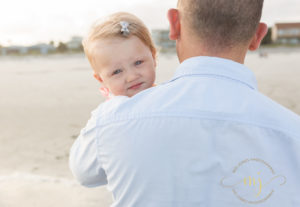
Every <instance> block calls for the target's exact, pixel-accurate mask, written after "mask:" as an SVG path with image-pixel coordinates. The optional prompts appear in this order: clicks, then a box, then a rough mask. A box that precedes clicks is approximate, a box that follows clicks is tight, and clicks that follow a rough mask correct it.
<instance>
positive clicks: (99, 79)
mask: <svg viewBox="0 0 300 207" xmlns="http://www.w3.org/2000/svg"><path fill="white" fill-rule="evenodd" d="M94 78H96V79H97V80H98V81H99V82H100V83H103V80H102V78H101V77H100V76H99V75H98V74H97V73H94Z"/></svg>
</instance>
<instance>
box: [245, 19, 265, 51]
mask: <svg viewBox="0 0 300 207" xmlns="http://www.w3.org/2000/svg"><path fill="white" fill-rule="evenodd" d="M267 32H268V26H267V25H266V24H265V23H259V25H258V28H257V30H256V32H255V35H254V37H253V38H252V40H251V42H250V45H249V47H248V49H249V50H252V51H253V50H256V49H257V48H259V46H260V43H261V41H262V40H263V38H264V37H265V36H266V34H267Z"/></svg>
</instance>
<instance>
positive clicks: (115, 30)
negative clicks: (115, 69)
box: [82, 12, 156, 63]
mask: <svg viewBox="0 0 300 207" xmlns="http://www.w3.org/2000/svg"><path fill="white" fill-rule="evenodd" d="M121 22H128V24H129V25H128V26H127V28H128V30H129V33H128V34H127V33H124V32H122V31H121V29H122V26H121ZM133 35H134V36H136V37H138V38H139V39H140V40H141V41H142V42H143V43H144V44H145V45H146V46H147V47H149V49H150V51H151V52H152V55H153V58H154V59H156V48H155V46H154V43H153V40H152V38H151V34H150V32H149V30H148V28H147V27H146V26H145V24H144V23H143V22H142V21H141V20H140V19H139V18H138V17H136V16H135V15H133V14H130V13H127V12H117V13H114V14H111V15H109V16H107V17H106V18H105V19H102V20H98V21H96V22H95V23H94V25H93V26H92V27H91V29H90V32H89V34H88V35H87V37H86V38H85V39H84V40H83V41H82V45H83V48H84V52H85V54H86V56H87V57H88V59H89V61H90V62H91V63H92V56H93V52H92V48H91V45H92V43H94V42H95V41H97V40H101V39H106V38H114V37H118V38H130V37H131V36H133Z"/></svg>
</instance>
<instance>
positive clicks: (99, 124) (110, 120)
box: [95, 113, 299, 137]
mask: <svg viewBox="0 0 300 207" xmlns="http://www.w3.org/2000/svg"><path fill="white" fill-rule="evenodd" d="M161 116H163V117H164V118H166V117H178V118H179V117H181V118H194V119H199V118H200V119H207V120H216V121H231V122H238V123H243V124H249V125H252V126H256V127H260V128H265V129H271V130H274V131H277V132H283V133H286V134H291V135H293V136H295V137H299V135H297V133H296V132H293V131H288V130H286V129H284V128H279V127H276V126H271V125H269V124H265V123H256V122H250V121H247V120H242V119H235V118H232V117H230V118H228V117H214V116H209V115H191V114H188V115H187V114H180V113H177V114H174V113H172V114H170V113H159V114H151V115H150V114H146V115H145V114H131V115H130V116H129V117H128V116H126V117H125V116H119V117H116V116H115V117H111V118H108V119H107V120H105V121H102V120H100V121H98V122H97V123H96V126H95V127H98V128H99V127H102V126H105V125H109V124H112V123H114V122H121V121H130V120H133V119H149V118H158V117H161ZM275 127H276V128H275Z"/></svg>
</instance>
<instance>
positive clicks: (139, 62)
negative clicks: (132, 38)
mask: <svg viewBox="0 0 300 207" xmlns="http://www.w3.org/2000/svg"><path fill="white" fill-rule="evenodd" d="M142 63H143V61H141V60H138V61H136V62H135V65H140V64H142Z"/></svg>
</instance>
